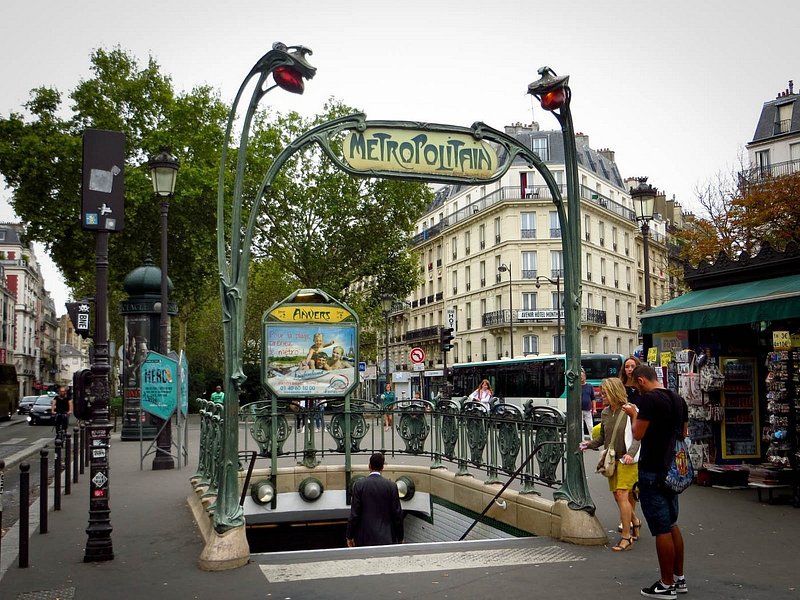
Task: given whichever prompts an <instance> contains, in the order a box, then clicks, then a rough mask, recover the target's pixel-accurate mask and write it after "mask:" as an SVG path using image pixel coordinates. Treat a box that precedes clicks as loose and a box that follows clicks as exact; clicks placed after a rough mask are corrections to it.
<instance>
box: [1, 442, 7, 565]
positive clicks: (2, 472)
mask: <svg viewBox="0 0 800 600" xmlns="http://www.w3.org/2000/svg"><path fill="white" fill-rule="evenodd" d="M5 468H6V461H4V460H3V459H2V458H0V523H2V522H3V485H5V484H4V483H3V479H4V478H5ZM2 548H3V543H2V540H0V550H2ZM2 556H3V555H2V554H0V559H2ZM0 564H2V560H0Z"/></svg>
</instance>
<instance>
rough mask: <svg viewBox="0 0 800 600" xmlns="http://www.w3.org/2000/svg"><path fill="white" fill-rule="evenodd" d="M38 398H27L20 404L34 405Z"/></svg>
mask: <svg viewBox="0 0 800 600" xmlns="http://www.w3.org/2000/svg"><path fill="white" fill-rule="evenodd" d="M36 398H37V396H25V397H23V398H22V400H20V404H33V403H34V402H36Z"/></svg>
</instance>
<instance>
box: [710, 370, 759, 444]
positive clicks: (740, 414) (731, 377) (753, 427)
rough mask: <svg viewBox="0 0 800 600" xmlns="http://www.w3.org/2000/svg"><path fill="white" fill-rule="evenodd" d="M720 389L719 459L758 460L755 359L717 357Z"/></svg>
mask: <svg viewBox="0 0 800 600" xmlns="http://www.w3.org/2000/svg"><path fill="white" fill-rule="evenodd" d="M720 370H721V371H722V373H723V374H724V375H725V383H724V385H723V388H722V395H721V401H722V408H723V420H722V458H723V459H738V458H758V457H759V456H761V451H760V447H759V444H760V431H759V426H758V389H757V387H756V378H755V372H756V360H755V358H730V357H728V358H726V357H722V358H720Z"/></svg>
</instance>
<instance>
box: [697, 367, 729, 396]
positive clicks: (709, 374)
mask: <svg viewBox="0 0 800 600" xmlns="http://www.w3.org/2000/svg"><path fill="white" fill-rule="evenodd" d="M724 383H725V376H724V375H723V374H722V372H721V371H720V370H719V367H717V365H716V364H715V363H713V362H711V361H708V362H707V363H706V364H704V365H703V368H702V369H700V389H701V390H703V391H704V392H718V391H720V390H721V389H722V386H723V384H724Z"/></svg>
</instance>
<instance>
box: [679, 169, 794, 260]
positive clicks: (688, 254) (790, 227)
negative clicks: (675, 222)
mask: <svg viewBox="0 0 800 600" xmlns="http://www.w3.org/2000/svg"><path fill="white" fill-rule="evenodd" d="M742 172H744V171H742ZM697 199H698V201H699V203H700V206H701V207H702V208H703V212H704V214H703V215H700V216H698V217H695V218H694V219H693V220H691V221H690V222H689V227H688V228H687V229H686V230H684V231H683V232H681V234H680V236H679V241H680V244H681V256H682V258H684V259H685V260H687V261H688V262H689V263H690V264H698V263H699V262H700V261H701V260H704V259H706V260H707V259H708V258H712V259H714V258H716V256H717V255H719V253H720V252H724V253H725V254H726V255H727V256H729V257H736V256H738V255H739V254H740V253H741V252H747V253H748V254H751V255H752V254H756V253H757V252H758V250H759V248H760V246H761V244H762V243H763V242H764V241H768V242H770V243H771V244H772V245H773V246H775V247H779V248H780V247H783V246H785V244H786V242H788V241H790V240H793V239H794V240H798V239H800V173H794V174H791V175H787V176H784V177H777V178H768V179H761V180H756V181H752V182H751V181H747V180H746V179H744V178H741V177H740V176H739V174H738V173H732V174H730V175H723V174H718V175H717V176H716V178H715V179H714V180H711V181H709V182H708V183H707V184H705V186H703V187H702V188H700V189H699V190H697Z"/></svg>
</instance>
